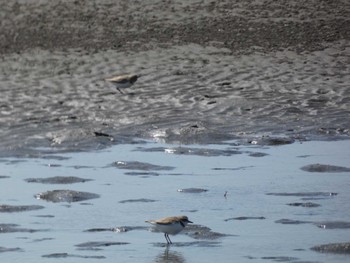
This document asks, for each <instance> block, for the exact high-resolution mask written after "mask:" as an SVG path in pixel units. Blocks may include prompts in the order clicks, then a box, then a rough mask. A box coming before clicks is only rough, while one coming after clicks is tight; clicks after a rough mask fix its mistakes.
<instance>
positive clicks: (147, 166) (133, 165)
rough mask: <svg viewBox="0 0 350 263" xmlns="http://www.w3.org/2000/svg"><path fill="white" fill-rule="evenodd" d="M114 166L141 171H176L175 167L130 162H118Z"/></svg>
mask: <svg viewBox="0 0 350 263" xmlns="http://www.w3.org/2000/svg"><path fill="white" fill-rule="evenodd" d="M112 166H115V167H117V168H119V169H126V170H141V171H170V170H173V169H175V167H171V166H162V165H155V164H150V163H144V162H137V161H130V162H126V161H116V162H114V163H113V164H112Z"/></svg>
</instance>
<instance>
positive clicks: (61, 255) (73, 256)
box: [42, 253, 106, 259]
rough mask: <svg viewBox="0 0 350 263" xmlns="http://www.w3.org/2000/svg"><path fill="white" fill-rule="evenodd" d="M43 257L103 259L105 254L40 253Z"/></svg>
mask: <svg viewBox="0 0 350 263" xmlns="http://www.w3.org/2000/svg"><path fill="white" fill-rule="evenodd" d="M42 257H43V258H86V259H90V258H91V259H105V258H106V257H105V256H84V255H76V254H69V253H52V254H47V255H42Z"/></svg>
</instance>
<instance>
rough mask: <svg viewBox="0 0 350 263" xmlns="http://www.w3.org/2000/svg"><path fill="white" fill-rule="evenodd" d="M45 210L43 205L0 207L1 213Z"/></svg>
mask: <svg viewBox="0 0 350 263" xmlns="http://www.w3.org/2000/svg"><path fill="white" fill-rule="evenodd" d="M43 208H45V207H44V206H41V205H4V204H3V205H0V213H15V212H27V211H33V210H39V209H43Z"/></svg>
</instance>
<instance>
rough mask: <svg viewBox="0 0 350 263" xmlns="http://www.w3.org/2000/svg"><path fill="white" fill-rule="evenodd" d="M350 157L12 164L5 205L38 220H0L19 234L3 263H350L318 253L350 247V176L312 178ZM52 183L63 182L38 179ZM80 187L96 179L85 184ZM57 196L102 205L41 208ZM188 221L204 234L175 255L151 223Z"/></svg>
mask: <svg viewBox="0 0 350 263" xmlns="http://www.w3.org/2000/svg"><path fill="white" fill-rule="evenodd" d="M349 149H350V141H332V142H319V141H312V142H295V143H293V144H289V145H282V146H259V145H250V146H246V145H245V146H243V145H240V144H238V143H237V142H232V141H231V142H227V143H223V144H216V145H204V146H198V145H186V146H182V145H167V144H162V143H156V142H151V141H141V140H140V141H138V143H134V144H124V145H116V146H114V147H112V148H108V149H105V150H101V151H96V152H88V153H71V154H59V155H58V154H57V155H55V154H51V155H47V156H43V158H37V159H35V158H33V159H26V158H23V159H16V158H7V159H1V160H0V167H1V174H0V175H1V177H0V190H1V191H0V205H9V206H10V205H11V206H14V207H17V206H21V207H17V208H18V209H24V208H23V207H22V206H35V207H31V208H35V209H37V210H29V211H22V212H15V209H14V210H13V211H14V212H8V211H7V212H5V211H1V210H0V211H1V221H0V224H17V225H18V226H13V225H6V226H4V225H3V226H2V228H1V232H0V244H1V247H2V249H1V250H0V252H3V253H1V258H2V261H4V262H15V261H19V260H20V261H23V259H25V261H26V262H59V261H63V262H104V261H108V262H110V261H118V262H169V261H171V262H213V261H220V262H234V261H236V262H256V261H259V262H260V261H261V262H348V260H349V256H348V255H338V254H323V253H319V252H315V251H312V250H310V248H311V247H313V246H316V245H321V244H328V243H340V242H349V241H350V240H349V236H350V235H349V234H350V230H349V222H350V205H349V200H350V193H349V190H348V189H349V186H350V177H349V176H350V173H349V172H348V171H345V172H342V170H341V169H340V170H339V171H338V170H337V169H335V170H334V169H333V170H331V171H328V170H327V167H328V166H317V167H321V168H319V171H318V172H313V171H306V170H305V169H304V170H303V169H301V168H303V167H305V166H307V165H311V164H321V165H333V166H339V167H343V168H344V167H345V168H346V167H347V168H349V157H350V152H349ZM256 156H260V157H256ZM122 164H125V165H124V166H123V165H122ZM154 165H157V166H154ZM322 167H325V168H324V170H322ZM62 176H66V177H68V178H67V181H68V182H71V183H68V182H67V183H65V184H59V182H60V180H57V177H62ZM51 177H54V179H52V183H49V181H50V180H49V179H47V180H44V183H40V180H37V181H33V180H26V179H28V178H31V179H33V178H51ZM72 177H74V178H72ZM77 177H78V178H83V179H91V180H90V181H88V180H82V182H79V180H78V179H77ZM69 180H70V181H69ZM180 189H182V191H179V190H180ZM53 190H72V191H73V190H74V191H78V192H79V193H80V192H85V193H93V194H96V195H98V196H99V197H97V198H96V196H95V195H94V197H95V198H92V199H88V200H85V201H77V202H50V201H45V200H42V199H37V198H36V197H38V196H37V194H39V193H44V192H47V191H53ZM205 190H207V191H205ZM226 191H227V194H226V197H224V194H225V192H226ZM299 203H301V204H304V203H314V204H318V205H319V206H316V207H309V206H307V205H306V206H305V207H303V206H302V205H297V204H299ZM40 206H43V208H41V209H40ZM9 209H11V207H10V208H9ZM179 214H186V215H187V216H188V217H189V218H190V220H192V221H193V222H194V226H192V227H191V226H190V227H188V228H187V231H184V232H183V233H182V234H179V235H177V236H173V237H171V239H172V241H173V243H174V245H172V246H171V247H168V248H167V247H166V246H165V244H164V243H165V239H164V237H163V235H162V234H160V233H153V232H150V231H148V225H147V224H146V223H144V220H147V219H156V218H160V217H164V216H170V215H179ZM282 219H283V220H282ZM298 222H299V223H298ZM327 226H329V227H327ZM205 227H207V228H210V229H211V230H209V229H207V228H205ZM5 230H8V231H6V233H5ZM112 230H114V231H112ZM125 230H128V231H126V232H125ZM87 242H90V243H87ZM92 242H98V243H92Z"/></svg>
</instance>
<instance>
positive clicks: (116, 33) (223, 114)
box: [0, 0, 350, 156]
mask: <svg viewBox="0 0 350 263" xmlns="http://www.w3.org/2000/svg"><path fill="white" fill-rule="evenodd" d="M0 2H1V11H0V17H1V23H0V31H1V32H2V34H1V36H0V38H1V41H0V61H1V64H0V91H1V96H0V126H1V129H0V138H1V140H0V152H1V155H3V156H4V155H16V156H19V155H23V154H25V155H37V153H38V152H37V151H36V150H33V148H35V147H51V146H54V147H57V148H58V149H66V150H69V151H71V150H74V151H78V150H88V149H99V148H101V147H105V146H108V145H111V144H114V143H119V142H131V141H132V138H134V137H143V138H157V139H160V140H163V141H166V142H170V143H178V142H181V143H211V142H215V141H216V142H217V141H222V140H226V139H233V138H247V137H248V138H251V137H262V136H266V135H270V136H271V135H278V136H282V137H288V138H291V139H294V138H298V139H313V138H325V139H329V138H331V139H338V138H344V137H347V138H348V137H349V135H350V131H349V126H350V125H349V123H350V119H349V116H350V96H349V95H350V89H349V87H348V86H349V83H350V74H349V72H350V63H349V62H350V41H349V39H350V31H349V30H348V29H349V28H350V15H349V14H350V11H349V9H350V3H349V2H348V1H345V0H344V1H341V0H339V1H304V2H303V3H301V2H300V1H289V0H288V1H281V0H280V1H239V0H237V1H231V0H230V1H228V0H227V1H194V0H192V1H132V2H130V1H108V0H103V1H88V2H86V1H79V0H75V1H45V0H42V1H3V0H1V1H0ZM125 72H127V73H129V72H130V73H136V74H141V75H142V76H141V78H140V79H139V80H138V81H137V83H136V84H135V85H134V86H133V87H132V88H130V89H129V90H127V91H126V92H125V94H120V93H118V91H116V90H115V89H114V88H113V87H112V86H111V85H110V84H109V83H106V82H105V81H104V78H106V77H110V76H112V75H115V74H120V73H125Z"/></svg>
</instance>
